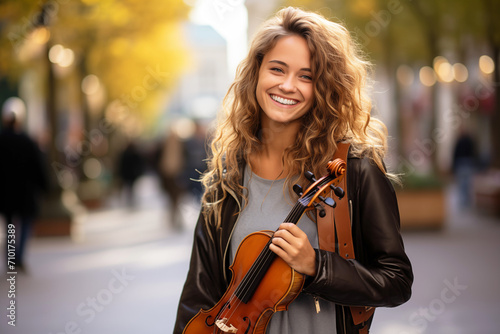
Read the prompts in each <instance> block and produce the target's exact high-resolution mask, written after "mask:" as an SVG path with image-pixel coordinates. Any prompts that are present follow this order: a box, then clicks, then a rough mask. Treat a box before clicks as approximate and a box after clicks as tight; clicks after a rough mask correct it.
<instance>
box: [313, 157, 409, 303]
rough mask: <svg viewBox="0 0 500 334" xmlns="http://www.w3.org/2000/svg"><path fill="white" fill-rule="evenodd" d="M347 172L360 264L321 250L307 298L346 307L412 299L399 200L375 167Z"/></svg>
mask: <svg viewBox="0 0 500 334" xmlns="http://www.w3.org/2000/svg"><path fill="white" fill-rule="evenodd" d="M353 160H355V162H354V163H352V164H351V166H348V173H349V172H350V173H353V174H352V175H350V176H349V178H348V182H351V181H353V182H351V183H354V184H356V186H355V187H354V189H353V187H351V186H349V184H348V187H349V191H350V192H353V193H350V194H349V198H350V199H352V201H353V203H352V204H353V211H352V217H351V219H352V233H353V242H354V247H355V252H356V254H355V255H356V259H354V260H353V259H350V260H346V259H344V258H342V257H341V256H339V255H338V254H337V253H333V252H327V251H324V250H318V251H317V253H316V255H317V256H316V262H317V268H318V269H317V273H316V276H315V277H314V278H310V279H309V280H308V281H310V283H309V284H308V285H307V286H306V287H305V289H304V292H306V293H309V294H313V295H317V296H319V297H321V298H323V299H326V300H329V301H332V302H335V303H337V304H342V305H352V306H374V307H379V306H386V307H392V306H397V305H400V304H402V303H404V302H406V301H407V300H408V299H409V298H410V295H411V285H412V282H413V273H412V268H411V264H410V261H409V259H408V257H407V255H406V253H405V250H404V246H403V241H402V238H401V235H400V220H399V210H398V205H397V199H396V194H395V191H394V188H393V187H392V185H391V183H390V181H389V180H388V179H387V177H386V176H385V175H384V174H383V173H382V172H381V171H380V170H379V169H378V167H376V166H375V165H373V164H372V163H370V161H369V160H368V159H366V158H364V159H353Z"/></svg>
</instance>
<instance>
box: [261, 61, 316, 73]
mask: <svg viewBox="0 0 500 334" xmlns="http://www.w3.org/2000/svg"><path fill="white" fill-rule="evenodd" d="M269 62H270V63H277V64H280V65H283V66H285V67H288V64H287V63H285V62H283V61H281V60H270V61H269ZM300 70H301V71H306V72H312V71H311V69H310V68H307V67H305V68H301V69H300Z"/></svg>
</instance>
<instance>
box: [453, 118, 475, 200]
mask: <svg viewBox="0 0 500 334" xmlns="http://www.w3.org/2000/svg"><path fill="white" fill-rule="evenodd" d="M476 158H477V152H476V144H475V141H474V138H473V137H472V135H471V134H470V131H469V130H467V129H466V128H465V127H463V126H462V127H461V128H460V132H459V135H458V138H457V141H456V143H455V147H454V149H453V163H452V170H453V174H454V175H455V180H456V182H457V185H458V199H459V203H458V204H459V206H460V207H461V208H468V207H470V205H471V202H472V201H471V198H472V193H471V191H472V190H471V184H472V178H473V176H474V173H475V172H476V168H477V160H476Z"/></svg>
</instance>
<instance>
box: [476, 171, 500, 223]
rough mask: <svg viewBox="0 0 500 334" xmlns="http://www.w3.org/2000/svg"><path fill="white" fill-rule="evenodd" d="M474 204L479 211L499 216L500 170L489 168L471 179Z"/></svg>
mask: <svg viewBox="0 0 500 334" xmlns="http://www.w3.org/2000/svg"><path fill="white" fill-rule="evenodd" d="M472 187H473V192H474V204H475V207H476V209H477V210H478V211H479V212H481V213H486V214H490V215H494V216H500V170H489V171H488V172H486V173H483V174H480V175H476V176H475V177H474V180H473V186H472Z"/></svg>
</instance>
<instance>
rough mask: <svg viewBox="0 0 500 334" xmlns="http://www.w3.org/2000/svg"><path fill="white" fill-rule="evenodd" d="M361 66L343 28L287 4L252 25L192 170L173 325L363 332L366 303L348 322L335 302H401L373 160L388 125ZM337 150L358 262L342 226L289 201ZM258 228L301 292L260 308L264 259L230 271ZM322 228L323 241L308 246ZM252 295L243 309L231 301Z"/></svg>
mask: <svg viewBox="0 0 500 334" xmlns="http://www.w3.org/2000/svg"><path fill="white" fill-rule="evenodd" d="M368 65H369V64H368V63H367V62H366V61H364V60H363V58H362V57H361V55H360V54H359V52H358V51H357V49H356V47H355V45H354V43H353V42H352V40H351V38H350V35H349V33H348V32H347V30H346V29H345V28H344V27H343V26H341V25H339V24H336V23H333V22H330V21H328V20H326V19H325V18H324V17H322V16H320V15H317V14H314V13H309V12H304V11H302V10H299V9H295V8H291V7H290V8H285V9H283V10H281V11H279V12H278V13H277V15H276V16H275V17H274V18H272V19H270V20H269V21H267V22H266V23H265V24H264V25H263V26H262V27H261V29H260V30H259V31H258V32H257V34H256V35H255V37H254V40H253V42H252V44H251V46H250V50H249V53H248V56H247V57H246V58H245V59H244V60H243V62H242V63H241V64H240V65H239V67H238V71H237V75H236V79H235V81H234V83H233V84H232V85H231V87H230V88H229V92H228V94H227V95H226V98H225V100H224V112H223V113H221V115H220V116H221V118H220V119H219V123H218V125H217V129H216V132H215V135H214V137H213V141H212V144H211V149H212V156H211V158H210V159H209V163H208V170H207V172H206V173H205V174H204V175H203V176H202V182H203V184H204V186H205V192H204V195H203V199H202V204H203V207H202V212H201V214H200V216H199V219H198V222H197V225H196V229H195V237H194V244H193V250H192V253H191V262H190V269H189V273H188V275H187V279H186V283H185V285H184V289H183V292H182V295H181V298H180V302H179V308H178V313H177V321H176V325H175V329H174V333H176V334H180V333H186V334H191V333H197V334H198V333H207V334H208V333H236V332H242V333H243V332H244V333H262V332H266V333H268V334H275V333H276V334H277V333H280V334H282V333H286V334H290V333H293V334H295V333H297V334H298V333H316V334H326V333H367V332H368V329H369V327H370V324H371V322H372V318H373V313H372V312H365V313H364V314H366V317H364V318H363V321H360V322H358V321H357V320H354V317H355V316H356V314H355V312H354V311H351V310H353V309H351V308H349V307H347V306H346V305H353V306H366V307H368V308H371V309H372V308H373V307H377V306H397V305H399V304H401V303H404V302H405V301H406V300H408V298H409V297H410V294H411V284H412V281H413V274H412V269H411V264H410V262H409V260H408V257H407V256H406V254H405V252H404V247H403V242H402V239H401V236H400V234H399V213H398V206H397V201H396V197H395V193H394V189H393V188H392V185H391V183H390V182H389V181H388V178H387V173H386V170H385V168H384V166H383V162H382V159H383V158H384V155H385V152H386V149H387V148H386V136H387V134H386V129H385V126H384V125H383V124H382V123H381V122H380V121H378V120H376V119H374V118H372V117H371V116H370V109H371V103H370V100H369V99H368V95H367V92H366V91H365V83H366V79H367V68H368ZM340 147H342V148H343V149H344V150H345V152H347V150H346V149H345V148H346V147H350V150H349V155H348V156H347V158H346V161H345V162H346V166H347V176H346V177H345V179H346V180H347V181H346V187H344V188H345V189H346V193H347V196H345V197H346V199H344V202H343V203H346V201H348V203H349V204H346V206H344V207H346V208H347V205H349V208H350V213H351V214H350V219H351V221H350V222H349V219H348V218H347V219H345V220H347V221H346V224H348V225H350V226H352V240H353V244H354V245H353V246H354V249H355V253H356V260H354V259H351V257H349V259H346V258H344V254H338V249H339V247H340V246H339V245H336V241H337V239H338V238H340V234H339V236H338V238H335V237H333V238H331V236H326V235H323V234H322V233H324V232H320V231H319V230H318V229H317V226H316V219H315V217H314V215H313V214H311V215H309V214H307V215H302V214H303V213H304V212H305V211H306V210H305V209H304V210H303V211H301V214H300V215H299V217H298V218H297V217H296V211H294V209H295V208H296V207H295V206H293V205H292V203H294V202H296V201H297V202H298V203H299V204H300V200H301V199H302V189H307V190H306V192H308V191H309V189H311V188H314V187H315V186H311V187H309V186H308V175H309V179H314V177H310V174H309V173H306V171H312V172H313V173H314V174H316V175H324V174H325V172H326V166H329V164H328V163H329V161H330V160H332V157H333V155H334V154H335V153H336V152H337V151H341V149H340ZM318 182H322V181H318ZM294 184H296V185H294ZM317 184H318V183H315V185H317ZM294 191H296V192H295V193H294ZM342 194H343V192H342ZM299 196H300V198H299ZM337 196H339V197H340V195H337ZM341 196H342V197H343V196H344V195H341ZM329 200H330V201H328V199H324V202H325V204H327V205H331V206H334V205H333V203H332V202H333V200H331V199H329ZM328 203H329V204H328ZM292 207H293V208H292ZM299 207H300V206H299ZM319 208H321V206H319ZM347 210H348V209H346V211H347ZM299 211H300V210H299ZM318 211H319V212H320V216H321V211H322V210H321V209H319V210H318ZM288 212H290V213H292V212H293V213H295V214H294V215H292V214H290V215H288V216H287V213H288ZM335 215H338V217H340V216H341V215H340V214H335ZM284 217H287V218H284ZM288 217H290V218H288ZM322 217H324V216H322ZM283 218H284V219H285V220H283ZM334 218H335V217H333V216H331V215H330V216H327V218H325V220H326V223H327V226H328V227H329V228H331V229H333V226H336V225H338V224H339V220H340V219H341V218H338V219H337V221H335V220H334ZM342 220H343V221H345V220H344V219H342ZM349 223H350V224H349ZM334 224H335V225H334ZM261 230H270V231H272V230H275V232H274V233H272V232H271V233H270V234H271V235H272V237H270V238H269V242H268V244H266V245H265V246H264V250H262V253H260V254H266V255H265V258H266V260H264V262H265V263H268V262H266V261H267V259H268V258H274V257H275V258H276V260H278V261H276V262H273V263H284V264H285V265H286V268H287V269H290V268H291V269H292V270H293V274H291V275H298V277H303V280H298V281H300V282H301V283H297V284H298V285H300V284H303V289H302V288H300V287H299V289H297V290H299V292H300V291H302V292H300V293H298V294H297V295H294V296H293V297H290V296H286V298H285V297H284V298H283V299H287V298H290V299H291V300H293V302H292V301H289V304H286V305H284V304H279V305H278V304H273V305H272V306H263V305H267V304H266V303H268V302H269V300H271V299H272V298H274V294H275V293H274V292H275V291H276V290H272V289H271V290H272V291H273V292H272V293H270V294H269V295H265V297H264V298H263V299H259V297H257V296H262V294H261V292H262V290H260V288H261V285H260V284H261V283H262V282H263V281H264V280H265V279H266V278H267V277H268V276H267V275H268V274H269V272H273V273H275V272H274V271H272V270H274V268H275V267H274V266H272V265H270V266H271V267H270V268H272V269H269V270H270V271H266V270H264V269H261V268H263V267H265V265H263V264H262V262H259V261H258V259H257V260H255V263H254V262H253V260H252V261H251V263H250V264H248V265H249V266H250V265H251V264H252V263H254V264H255V267H254V266H253V265H252V268H259V269H257V270H248V274H246V275H245V276H244V278H245V279H243V280H241V283H239V282H238V279H239V277H240V276H243V275H241V272H245V269H244V268H242V267H240V263H241V262H242V261H241V258H242V257H240V256H239V254H241V252H243V254H246V253H245V251H248V248H250V249H255V248H257V249H259V247H255V245H254V246H251V247H249V246H246V245H248V244H249V242H250V241H249V240H254V238H255V236H257V235H261V234H259V233H261V232H258V231H261ZM342 237H343V236H342ZM326 239H327V241H328V243H329V245H330V247H329V249H330V250H325V249H324V247H323V246H321V247H320V245H319V240H326ZM322 244H323V241H322ZM332 249H337V252H335V251H331V250H332ZM269 254H274V255H269ZM243 258H246V259H248V258H252V257H251V256H243ZM231 262H232V263H233V264H232V266H231V267H229V264H230V263H231ZM269 263H271V262H269ZM245 264H246V263H245ZM266 268H267V267H266ZM255 272H258V274H257V275H254V273H255ZM286 272H287V273H288V271H286ZM261 274H262V275H261ZM269 275H270V276H273V277H278V279H277V281H280V279H279V278H280V277H283V280H285V279H284V277H285V275H283V276H281V275H280V274H278V275H275V274H269ZM247 278H248V279H247ZM235 282H236V283H235ZM263 285H265V284H263ZM271 285H272V288H274V285H273V284H271ZM234 286H237V287H238V288H237V289H236V290H235V292H234V298H233V292H232V291H233V290H231V289H233V287H234ZM296 288H297V287H296V286H294V289H291V290H295V289H296ZM276 289H277V288H276ZM249 290H251V291H252V293H247V291H249ZM243 292H245V293H243ZM254 293H255V294H254ZM223 296H224V297H223ZM227 296H231V297H230V298H229V299H227V302H225V301H226V299H225V298H226V297H227ZM218 301H221V303H219V302H218ZM281 301H282V300H280V302H281ZM219 305H220V307H219ZM250 306H252V307H255V309H252V310H251V312H249V313H248V314H246V313H244V311H242V309H244V308H245V307H250ZM200 309H202V311H200V312H199V313H198V314H196V312H198V311H199V310H200ZM361 309H363V310H365V308H361ZM254 311H255V312H254ZM276 311H282V312H276ZM259 312H262V313H259ZM318 312H319V313H318ZM254 313H257V314H259V315H260V314H261V316H259V317H257V318H254V315H253V314H254ZM271 315H272V317H271Z"/></svg>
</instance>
